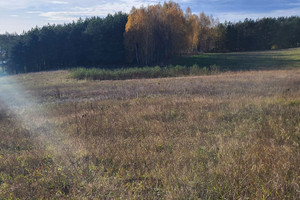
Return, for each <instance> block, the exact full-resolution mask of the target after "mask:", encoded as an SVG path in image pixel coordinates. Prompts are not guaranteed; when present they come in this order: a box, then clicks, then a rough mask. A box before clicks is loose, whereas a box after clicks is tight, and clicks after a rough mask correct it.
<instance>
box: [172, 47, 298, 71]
mask: <svg viewBox="0 0 300 200" xmlns="http://www.w3.org/2000/svg"><path fill="white" fill-rule="evenodd" d="M299 55H300V48H294V49H284V50H273V51H259V52H243V53H206V54H200V55H195V56H184V57H180V58H177V59H173V60H171V61H170V63H171V64H175V65H185V66H192V65H194V64H197V65H199V66H200V67H204V66H211V65H217V66H219V67H220V68H221V69H222V70H253V69H256V70H258V69H283V68H284V69H286V68H289V69H292V68H299V67H300V57H299Z"/></svg>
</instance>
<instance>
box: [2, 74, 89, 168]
mask: <svg viewBox="0 0 300 200" xmlns="http://www.w3.org/2000/svg"><path fill="white" fill-rule="evenodd" d="M0 103H1V107H3V108H5V109H8V110H9V111H10V112H12V113H13V114H14V116H16V118H17V120H18V121H19V122H21V124H22V126H23V127H25V128H26V129H27V130H29V132H30V134H31V135H33V136H34V137H33V138H35V141H32V142H33V143H34V145H36V146H38V147H42V148H44V149H45V150H46V151H47V152H49V154H51V155H52V157H53V159H54V161H55V162H56V163H57V164H58V165H60V166H62V167H68V168H70V167H72V168H73V167H74V168H75V170H76V167H75V166H74V163H75V161H76V160H77V158H78V155H83V154H85V152H86V151H85V148H84V146H83V144H82V142H80V141H79V139H78V138H72V137H70V136H67V135H65V134H64V133H63V131H62V130H61V129H60V128H59V127H57V126H56V125H55V123H51V120H50V117H51V116H49V112H47V110H46V109H45V105H43V104H41V103H39V100H38V98H36V97H34V95H32V94H31V93H30V91H29V90H27V89H26V87H24V86H23V85H22V81H19V79H18V78H17V76H4V77H0Z"/></svg>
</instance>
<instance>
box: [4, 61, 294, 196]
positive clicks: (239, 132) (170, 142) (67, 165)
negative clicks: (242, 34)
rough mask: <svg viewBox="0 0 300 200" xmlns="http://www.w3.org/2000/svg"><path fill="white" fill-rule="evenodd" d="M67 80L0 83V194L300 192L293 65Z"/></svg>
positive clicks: (46, 76) (42, 76)
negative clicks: (19, 93) (155, 76)
mask: <svg viewBox="0 0 300 200" xmlns="http://www.w3.org/2000/svg"><path fill="white" fill-rule="evenodd" d="M295 60H296V59H295ZM68 77H69V72H66V71H57V72H44V73H34V74H25V75H18V76H12V77H9V79H10V84H9V85H6V84H5V81H4V79H3V78H0V83H1V84H0V85H1V87H0V94H5V95H0V96H2V100H1V104H0V199H9V198H11V199H16V198H20V199H25V198H28V197H30V198H33V199H39V198H52V199H74V198H77V199H92V198H98V199H104V198H108V199H112V198H122V199H133V198H138V199H143V198H144V199H160V198H165V199H174V198H176V199H184V198H191V199H197V198H202V199H218V198H220V199H239V198H241V199H247V198H249V199H267V198H269V199H299V198H300V196H299V195H300V194H299V185H300V179H299V176H300V148H299V145H300V87H299V86H300V71H299V69H294V70H269V71H250V72H228V73H223V74H219V75H211V76H199V77H196V76H195V77H182V78H165V79H147V80H127V81H76V80H73V79H69V78H68ZM11 88H15V89H16V90H14V91H12V90H11ZM17 88H19V89H20V88H21V89H22V90H23V91H24V92H22V93H23V94H22V97H23V98H26V99H30V98H31V99H36V100H35V102H37V104H35V105H30V104H29V103H30V101H29V102H27V104H25V105H23V106H22V107H19V106H18V100H17V99H15V98H12V97H14V94H15V93H16V91H17ZM19 100H20V99H19ZM21 101H22V99H21ZM31 101H33V100H31ZM9 106H12V107H11V108H9Z"/></svg>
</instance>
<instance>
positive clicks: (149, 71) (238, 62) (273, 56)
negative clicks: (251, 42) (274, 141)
mask: <svg viewBox="0 0 300 200" xmlns="http://www.w3.org/2000/svg"><path fill="white" fill-rule="evenodd" d="M299 68H300V48H294V49H285V50H276V51H275V50H274V51H261V52H243V53H206V54H200V55H194V56H183V57H179V58H176V59H172V60H171V61H169V63H168V64H167V66H156V67H140V68H138V67H135V68H119V69H113V70H111V69H96V68H92V69H85V68H77V69H73V70H71V76H72V77H73V78H76V79H81V80H82V79H86V80H125V79H139V78H163V77H180V76H195V75H211V74H217V73H220V72H225V71H241V70H274V69H299Z"/></svg>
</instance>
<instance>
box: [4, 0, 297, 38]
mask: <svg viewBox="0 0 300 200" xmlns="http://www.w3.org/2000/svg"><path fill="white" fill-rule="evenodd" d="M175 2H177V3H179V5H180V6H181V8H182V9H183V10H185V9H186V8H187V7H190V8H191V9H192V11H193V13H194V14H199V13H200V12H205V13H206V14H208V15H213V16H214V17H215V18H218V19H219V21H220V22H224V21H231V22H238V21H240V20H244V19H245V18H249V19H261V18H263V17H279V16H284V17H287V16H299V15H300V0H175ZM157 3H163V1H160V0H148V1H147V0H113V1H108V0H0V33H1V34H2V33H5V32H9V33H18V34H20V33H22V32H23V31H28V30H30V29H31V28H32V27H36V26H38V27H42V26H43V25H47V24H48V23H49V24H63V23H68V22H72V21H73V20H75V21H76V20H77V19H79V18H80V17H81V18H83V19H84V18H86V17H92V16H100V17H105V16H106V15H107V14H108V13H111V14H113V13H115V12H118V11H122V12H126V13H129V12H130V10H131V8H132V7H133V6H135V7H136V8H139V7H140V6H142V5H144V6H147V5H151V4H157Z"/></svg>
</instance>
